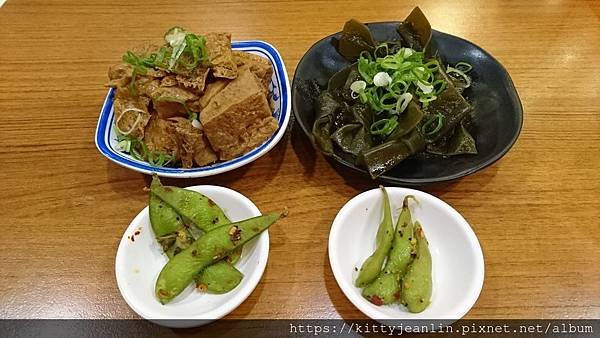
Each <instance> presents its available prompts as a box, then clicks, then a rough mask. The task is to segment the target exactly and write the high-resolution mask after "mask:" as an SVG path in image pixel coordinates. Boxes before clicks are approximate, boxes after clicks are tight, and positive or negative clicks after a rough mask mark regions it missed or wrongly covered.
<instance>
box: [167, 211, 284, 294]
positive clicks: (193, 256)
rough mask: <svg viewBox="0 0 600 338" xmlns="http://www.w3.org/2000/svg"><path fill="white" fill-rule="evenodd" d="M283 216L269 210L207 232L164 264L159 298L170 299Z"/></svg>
mask: <svg viewBox="0 0 600 338" xmlns="http://www.w3.org/2000/svg"><path fill="white" fill-rule="evenodd" d="M282 216H284V214H283V213H270V214H266V215H263V216H258V217H254V218H250V219H247V220H244V221H240V222H236V223H231V224H227V225H223V226H220V227H218V228H216V229H214V230H213V231H210V232H207V233H206V234H205V235H204V236H202V237H200V238H199V239H198V240H197V241H195V242H194V243H192V245H190V246H189V247H188V248H187V249H185V250H183V251H182V252H181V253H179V254H178V255H176V256H175V257H173V259H171V260H170V261H169V262H167V264H166V265H165V266H164V267H163V269H162V271H161V272H160V274H159V275H158V279H157V281H156V286H155V290H156V296H157V297H158V299H159V301H160V302H161V303H163V304H166V303H168V302H169V301H171V300H172V299H173V298H175V297H176V296H177V295H178V294H180V293H181V292H182V291H183V289H185V288H186V287H187V286H188V285H189V284H190V283H191V282H192V281H193V279H194V276H195V275H196V274H198V273H199V272H200V271H202V270H203V269H204V268H206V267H207V266H209V265H211V264H213V263H215V262H216V261H219V260H220V259H222V258H223V257H224V256H226V255H227V253H228V252H230V251H232V250H234V249H235V248H237V247H239V246H241V245H243V244H244V243H246V242H248V241H249V240H251V239H252V238H254V237H255V236H257V235H258V234H260V233H261V232H263V231H264V230H266V229H267V228H269V226H271V225H272V224H273V223H275V222H276V221H277V220H278V219H279V218H280V217H282Z"/></svg>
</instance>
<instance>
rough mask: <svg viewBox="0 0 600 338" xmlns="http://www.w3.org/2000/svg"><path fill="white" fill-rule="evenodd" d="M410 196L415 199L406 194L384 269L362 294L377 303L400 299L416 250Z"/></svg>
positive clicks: (387, 302) (388, 302)
mask: <svg viewBox="0 0 600 338" xmlns="http://www.w3.org/2000/svg"><path fill="white" fill-rule="evenodd" d="M410 198H412V199H414V197H413V196H406V197H405V198H404V201H403V202H402V212H400V216H399V217H398V221H397V223H396V230H395V231H394V240H393V242H392V248H391V249H390V253H389V255H388V258H387V261H386V263H385V267H384V268H383V271H382V272H380V273H379V276H377V279H375V280H374V281H373V282H372V283H371V284H369V285H368V286H367V287H365V288H364V289H363V291H362V295H363V296H364V297H365V298H367V299H368V300H369V301H370V302H371V303H373V304H375V305H384V304H390V303H393V302H395V301H399V300H400V279H401V278H402V277H403V275H404V273H405V272H406V268H407V267H408V265H409V264H410V262H411V261H412V259H413V257H412V255H411V254H413V253H414V250H415V246H414V245H413V244H412V243H411V240H412V237H413V223H412V217H411V214H410V209H409V207H408V200H409V199H410Z"/></svg>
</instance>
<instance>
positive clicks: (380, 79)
mask: <svg viewBox="0 0 600 338" xmlns="http://www.w3.org/2000/svg"><path fill="white" fill-rule="evenodd" d="M391 82H392V77H391V76H390V74H388V73H386V72H379V73H377V74H375V76H374V77H373V84H374V85H376V86H377V87H385V86H387V85H389V84H390V83H391Z"/></svg>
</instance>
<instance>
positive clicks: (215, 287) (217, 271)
mask: <svg viewBox="0 0 600 338" xmlns="http://www.w3.org/2000/svg"><path fill="white" fill-rule="evenodd" d="M243 277H244V274H243V273H241V272H240V271H238V270H237V269H236V268H234V267H233V266H231V264H229V263H228V262H226V261H224V260H222V261H219V262H216V263H215V264H213V265H210V266H208V267H207V268H206V269H204V270H202V272H201V273H200V274H198V275H196V277H194V280H195V281H196V286H197V287H198V288H199V289H201V290H207V291H209V292H211V293H219V294H221V293H226V292H229V291H231V290H233V289H234V288H235V287H236V286H238V284H240V282H241V281H242V278H243Z"/></svg>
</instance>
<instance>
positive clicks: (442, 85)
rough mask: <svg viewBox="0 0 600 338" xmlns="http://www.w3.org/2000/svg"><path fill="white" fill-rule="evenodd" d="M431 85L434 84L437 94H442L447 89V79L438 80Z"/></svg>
mask: <svg viewBox="0 0 600 338" xmlns="http://www.w3.org/2000/svg"><path fill="white" fill-rule="evenodd" d="M431 85H432V86H433V92H434V93H435V94H436V95H439V94H441V93H442V92H443V91H444V90H445V89H446V81H444V80H436V81H434V82H433V83H432V84H431Z"/></svg>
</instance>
